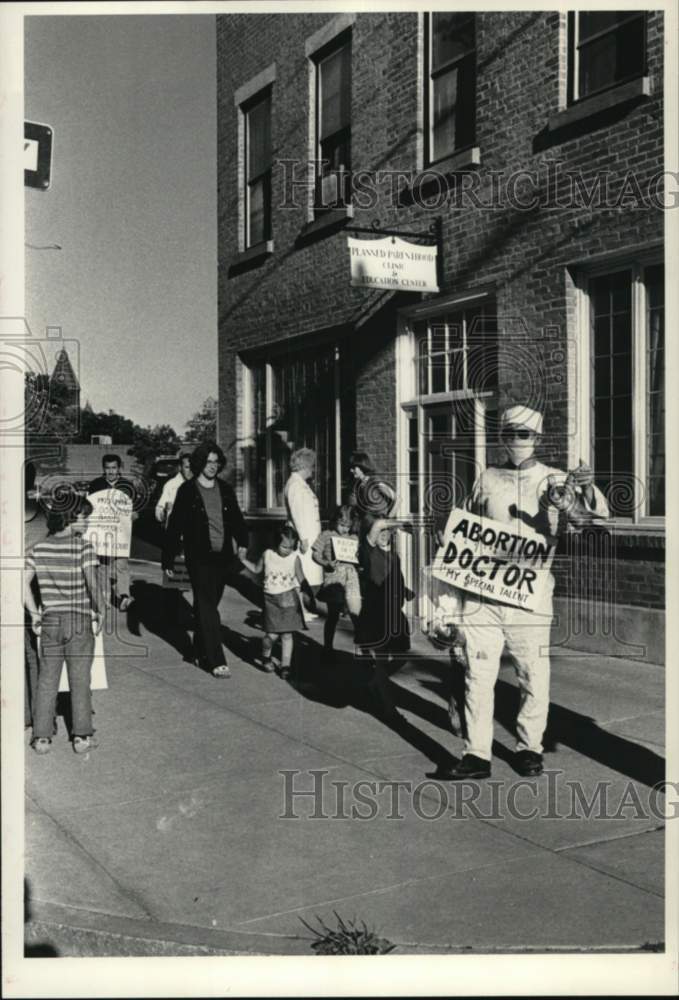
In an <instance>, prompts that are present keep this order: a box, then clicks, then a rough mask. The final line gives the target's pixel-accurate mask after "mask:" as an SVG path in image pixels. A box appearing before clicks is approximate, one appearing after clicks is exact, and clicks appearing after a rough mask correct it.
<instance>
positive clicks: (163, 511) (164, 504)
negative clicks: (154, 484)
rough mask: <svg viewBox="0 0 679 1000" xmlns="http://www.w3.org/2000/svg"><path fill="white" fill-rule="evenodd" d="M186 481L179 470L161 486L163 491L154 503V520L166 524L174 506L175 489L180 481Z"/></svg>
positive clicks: (179, 484)
mask: <svg viewBox="0 0 679 1000" xmlns="http://www.w3.org/2000/svg"><path fill="white" fill-rule="evenodd" d="M184 482H186V480H185V479H184V477H183V476H182V474H181V472H178V473H177V475H176V476H173V477H172V479H168V481H167V482H166V483H165V485H164V486H163V492H162V493H161V494H160V500H159V501H158V503H157V504H156V520H157V521H160V522H161V524H167V522H168V521H169V519H170V514H171V513H172V508H173V507H174V502H175V499H176V497H177V490H178V489H179V487H180V486H181V484H182V483H184Z"/></svg>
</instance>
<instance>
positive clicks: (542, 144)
mask: <svg viewBox="0 0 679 1000" xmlns="http://www.w3.org/2000/svg"><path fill="white" fill-rule="evenodd" d="M331 17H332V15H330V14H310V13H309V14H307V13H304V14H285V15H280V14H257V15H247V14H243V15H222V16H218V18H217V39H218V122H219V125H218V128H219V134H218V155H219V168H218V183H219V317H220V319H219V322H220V330H219V369H220V410H219V426H220V435H221V443H222V445H223V446H224V447H225V449H226V451H227V453H228V454H229V457H230V459H231V461H232V463H235V459H236V457H237V452H238V447H237V445H238V433H239V431H238V421H237V414H238V412H239V406H240V397H239V393H238V391H237V386H236V359H237V357H238V355H239V354H242V353H243V352H246V353H247V351H249V350H252V349H254V348H256V347H261V346H263V345H265V344H267V343H272V342H279V341H289V342H290V345H291V346H293V345H295V344H297V343H298V342H299V343H303V342H304V338H305V337H313V336H314V335H316V334H317V333H318V332H319V331H324V332H327V331H329V330H335V331H336V332H337V333H338V335H342V336H343V337H345V338H346V339H345V340H344V343H345V345H346V349H347V350H348V351H349V352H350V353H351V356H352V361H353V364H354V368H355V373H356V444H357V446H358V447H360V448H362V449H364V450H366V451H368V452H369V453H371V455H373V457H374V459H375V462H376V464H377V465H378V467H380V468H381V469H383V470H386V471H389V470H392V469H395V468H396V448H395V420H394V417H395V411H396V398H395V385H394V345H393V338H394V334H395V329H396V320H395V309H396V306H397V305H399V304H401V305H402V304H403V303H404V302H405V301H411V300H412V299H413V298H414V297H413V296H403V297H400V298H399V297H389V296H388V295H387V296H385V295H384V293H380V292H375V291H372V290H368V289H357V288H351V287H350V285H349V274H348V258H347V253H346V244H345V236H344V235H342V233H341V232H339V233H335V234H332V235H325V236H324V237H323V238H319V239H317V240H315V241H314V242H311V243H308V244H305V245H300V243H299V242H298V237H299V234H300V231H301V230H302V228H303V227H304V225H305V223H306V222H307V221H308V209H307V205H306V198H305V196H304V194H303V192H300V193H299V201H300V205H299V207H297V208H286V209H277V208H276V207H274V212H273V229H274V232H273V237H274V242H275V252H274V255H273V257H272V258H270V259H267V260H266V261H264V262H262V263H260V264H259V265H258V266H257V267H253V268H252V269H251V270H248V271H243V272H242V273H239V274H237V275H236V276H233V275H231V276H230V274H229V269H230V267H231V265H232V264H233V262H234V261H235V260H236V258H237V254H238V250H239V239H238V225H237V220H238V217H239V216H238V142H237V134H238V119H237V110H236V108H235V107H234V102H233V93H234V91H235V90H236V89H237V88H238V87H240V86H242V85H243V84H244V83H246V82H247V81H248V80H250V79H251V78H252V77H254V76H255V75H256V74H257V73H259V72H260V71H261V70H263V69H264V68H265V67H267V66H269V65H270V64H272V63H275V64H276V80H275V83H274V86H273V105H272V112H273V136H272V141H273V146H274V161H275V160H276V159H278V158H285V159H297V160H299V161H305V160H306V159H307V158H308V156H309V116H310V113H311V112H310V108H309V80H310V77H309V62H308V59H307V57H306V55H305V51H304V40H305V38H307V37H308V36H309V35H311V34H312V33H313V32H315V31H317V30H318V29H319V28H320V27H322V26H323V25H325V24H326V23H327V22H328V21H330V19H331ZM648 26H649V27H648V61H649V65H648V70H649V75H650V77H651V81H652V86H653V96H652V97H651V98H650V99H648V100H645V101H643V102H641V103H637V104H635V105H633V104H630V105H627V106H625V107H622V108H618V109H613V110H612V111H611V112H610V113H608V114H604V115H601V116H599V118H598V119H594V120H589V121H585V122H582V123H579V124H576V125H574V126H572V127H570V128H569V129H565V130H562V131H561V132H554V131H550V129H549V128H548V121H549V119H550V116H553V115H554V114H555V113H556V112H557V111H558V110H559V109H560V107H562V106H563V100H564V95H565V62H564V55H565V46H566V16H565V14H560V13H557V12H553V13H552V12H536V11H519V12H511V13H499V12H496V13H485V14H479V15H478V16H477V112H476V121H477V134H476V145H477V146H478V147H479V149H480V153H481V166H480V167H479V168H477V169H476V171H475V172H474V173H471V172H470V173H467V174H466V175H458V177H457V186H455V185H454V184H453V186H452V187H451V188H450V189H449V190H448V191H447V192H443V195H442V198H443V197H445V198H446V202H445V204H443V205H440V206H439V207H438V208H437V209H436V211H433V210H432V211H431V212H429V211H427V210H426V209H423V208H422V207H421V206H420V205H418V204H417V203H414V204H410V205H408V206H406V207H402V208H400V209H399V208H397V207H396V206H395V205H394V204H392V203H391V201H390V199H389V193H390V192H389V188H390V185H391V184H392V183H393V182H392V181H390V180H389V179H385V180H384V181H383V183H382V184H381V186H380V188H379V195H380V197H379V200H378V202H377V204H375V205H370V206H368V207H365V208H361V207H360V205H359V204H358V203H355V217H354V223H355V224H359V225H360V224H362V225H367V224H369V223H370V222H371V220H372V219H375V218H379V220H380V222H381V224H382V225H383V226H386V227H391V226H398V227H399V228H406V229H410V228H418V229H422V228H425V226H426V225H427V224H428V223H429V221H431V218H432V217H433V215H435V214H440V215H441V217H442V223H443V240H444V253H443V284H442V288H441V293H442V294H449V293H452V292H454V293H464V292H467V291H472V290H474V289H480V288H483V287H486V286H492V287H493V288H494V291H495V296H496V301H497V307H498V312H499V314H500V317H501V337H500V351H499V358H498V365H499V372H498V380H499V402H500V405H501V406H502V405H504V404H505V403H507V402H508V401H512V400H521V401H532V402H534V403H535V405H537V406H538V407H539V408H542V409H544V412H545V443H544V447H543V451H542V457H543V458H544V459H545V460H547V461H549V462H550V463H554V464H557V465H560V466H562V467H564V466H566V465H567V464H568V458H569V435H570V434H572V433H574V432H575V431H576V430H577V427H575V426H574V425H573V413H574V407H573V403H572V401H573V396H574V393H575V386H576V379H575V375H576V367H575V365H576V359H575V355H574V347H573V343H572V338H570V337H569V329H570V330H571V331H572V329H573V325H574V318H575V290H574V285H573V280H572V271H569V269H568V266H569V265H570V264H572V263H573V262H584V261H587V260H589V259H591V258H592V257H594V256H596V255H600V254H603V253H614V252H616V253H617V252H622V251H623V250H625V249H626V248H633V247H648V246H650V245H652V244H654V243H657V242H659V241H660V240H661V239H662V231H663V230H662V216H661V213H660V212H659V211H657V209H654V208H652V207H648V205H643V206H634V205H632V204H631V201H632V196H633V195H634V192H635V189H634V186H633V185H632V186H628V191H629V192H630V197H628V198H627V199H626V201H625V202H623V203H621V204H620V205H618V206H611V207H600V208H597V207H590V208H588V207H587V206H586V205H584V206H583V205H582V204H581V205H580V206H572V205H569V204H568V196H569V191H570V184H571V182H570V181H569V178H568V171H572V172H577V174H578V177H579V178H580V179H581V183H582V184H583V185H584V189H585V190H590V189H592V186H593V185H595V184H596V182H597V178H598V177H601V176H602V175H603V172H607V174H608V184H609V189H610V191H611V192H612V193H613V194H614V195H615V194H619V192H620V189H621V185H622V182H623V180H624V178H625V176H626V175H627V174H628V172H633V173H634V177H635V178H636V181H637V182H638V184H639V186H640V189H641V192H642V194H643V193H644V192H645V191H646V186H647V184H648V181H649V179H650V178H652V177H653V176H654V175H655V174H657V173H658V172H660V171H661V170H662V95H661V87H662V14H661V13H658V12H650V13H649V20H648ZM352 46H353V59H352V160H353V167H354V170H356V169H366V170H378V169H379V170H382V171H387V170H391V171H398V170H401V171H416V170H419V169H422V149H423V137H422V131H421V128H422V95H421V81H420V74H421V69H420V65H419V61H420V60H421V50H422V24H421V20H420V18H419V16H418V15H417V14H415V13H393V12H392V13H371V14H359V15H357V16H356V20H355V24H354V26H353V29H352ZM560 102H561V103H560ZM550 165H551V166H550ZM518 170H525V171H532V172H534V175H535V178H536V184H535V186H534V185H533V184H532V183H529V181H527V180H526V179H525V178H524V181H523V183H521V182H518V183H516V185H515V187H514V188H513V189H511V190H510V191H509V192H508V191H507V189H506V180H507V178H508V176H509V175H510V174H511V173H512V172H516V171H518ZM283 182H284V177H283V171H282V170H280V169H275V170H274V177H273V205H274V206H279V205H281V204H282V203H283V201H284V198H285V194H286V192H285V189H284V183H283ZM630 184H631V182H630ZM498 186H500V187H501V189H502V190H503V192H504V200H503V202H501V203H498V200H497V197H496V198H495V201H494V200H493V191H494V190H497V189H498ZM464 187H466V188H467V194H466V195H463V194H462V189H463V188H464ZM512 193H513V197H512ZM429 194H430V195H431V197H432V199H433V200H435V199H436V196H437V189H436V187H434V189H433V191H432V190H431V189H430V190H429ZM533 195H536V196H537V199H538V201H539V203H540V204H539V205H538V207H528V208H525V207H521V206H520V205H519V204H518V203H517V201H518V200H522V201H524V202H528V201H529V200H530V198H531V197H532V196H533ZM474 200H476V204H475V203H474ZM543 203H545V204H543ZM382 301H385V302H388V305H385V306H384V307H383V308H378V307H379V306H380V303H381V302H382ZM370 314H372V319H370V320H369V321H368V322H363V317H365V316H367V315H370ZM569 420H570V422H569ZM658 565H661V564H659V563H658V562H657V561H655V560H654V561H650V562H649V561H648V560H645V559H644V558H643V553H642V552H641V551H640V552H639V555H638V558H636V559H632V560H630V559H626V560H625V562H624V566H625V569H624V571H622V570H621V571H620V572H621V575H619V576H618V577H617V583H616V592H617V595H618V599H619V600H621V601H622V602H623V603H627V602H628V599H629V602H630V603H635V604H643V603H648V602H650V603H651V604H653V606H657V604H658V602H661V601H662V573H661V572H659V571H658V568H657V567H658ZM639 576H640V577H641V578H642V579H641V581H639V579H638V577H639Z"/></svg>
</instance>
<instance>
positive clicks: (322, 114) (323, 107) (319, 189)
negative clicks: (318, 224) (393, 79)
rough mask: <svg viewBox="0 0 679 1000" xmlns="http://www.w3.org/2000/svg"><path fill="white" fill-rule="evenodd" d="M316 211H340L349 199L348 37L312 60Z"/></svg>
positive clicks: (349, 96) (349, 75)
mask: <svg viewBox="0 0 679 1000" xmlns="http://www.w3.org/2000/svg"><path fill="white" fill-rule="evenodd" d="M316 159H317V161H318V163H319V166H318V173H317V176H316V209H317V211H318V210H320V211H324V210H326V209H329V208H341V207H343V206H345V205H348V204H349V202H350V200H351V198H350V183H349V180H350V173H351V36H350V35H344V36H343V37H342V40H341V41H340V43H339V44H338V43H337V42H334V43H333V47H332V49H331V50H330V51H327V50H326V51H325V52H324V53H323V54H322V55H320V56H318V57H317V58H316Z"/></svg>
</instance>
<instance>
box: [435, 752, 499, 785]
mask: <svg viewBox="0 0 679 1000" xmlns="http://www.w3.org/2000/svg"><path fill="white" fill-rule="evenodd" d="M440 777H441V778H442V779H443V780H447V781H466V780H469V781H474V780H480V779H481V778H490V761H489V760H484V759H483V757H477V756H476V754H473V753H466V754H465V755H464V757H463V758H462V760H461V761H460V763H459V764H457V765H456V767H453V768H452V769H451V770H450V771H449V772H448V773H447V774H445V775H444V774H441V775H440Z"/></svg>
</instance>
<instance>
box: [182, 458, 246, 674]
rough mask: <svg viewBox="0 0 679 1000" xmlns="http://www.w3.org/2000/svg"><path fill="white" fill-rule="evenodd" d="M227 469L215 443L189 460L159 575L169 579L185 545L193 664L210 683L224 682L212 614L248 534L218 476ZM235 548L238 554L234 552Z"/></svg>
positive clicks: (225, 670)
mask: <svg viewBox="0 0 679 1000" xmlns="http://www.w3.org/2000/svg"><path fill="white" fill-rule="evenodd" d="M225 465H226V457H225V455H224V452H223V451H222V449H221V448H220V447H219V445H218V444H217V443H216V442H215V441H206V442H204V443H203V444H200V445H199V446H198V447H197V448H196V450H195V451H194V452H193V454H192V455H191V470H192V472H193V479H189V480H187V481H186V482H185V483H182V485H181V486H180V487H179V489H178V490H177V496H176V499H175V502H174V507H173V508H172V513H171V514H170V520H169V522H168V525H167V532H166V534H165V544H164V547H163V569H164V570H166V572H167V574H168V576H169V577H170V578H171V577H172V576H174V561H175V558H176V556H177V553H178V552H179V549H180V547H181V545H182V542H183V545H184V555H185V557H186V568H187V570H188V574H189V578H190V580H191V587H192V589H193V608H194V618H195V636H194V645H195V647H196V652H197V656H198V659H199V661H200V662H201V663H203V664H204V665H205V666H206V667H207V668H208V669H209V670H210V671H211V672H212V674H213V675H214V676H215V677H229V676H230V671H229V668H228V666H227V665H226V659H225V657H224V650H223V648H222V641H221V622H220V619H219V611H218V610H217V608H218V605H219V602H220V600H221V599H222V594H223V593H224V587H225V585H226V579H227V575H228V573H229V572H230V571H233V569H234V564H235V563H236V560H237V558H239V559H243V558H244V557H245V556H246V555H247V544H248V531H247V527H246V524H245V521H244V519H243V515H242V513H241V509H240V507H239V506H238V500H237V499H236V494H235V493H234V491H233V489H232V488H231V486H229V484H228V483H225V482H224V481H223V480H222V479H218V478H217V475H218V473H219V472H221V471H222V469H223V468H224V466H225ZM235 545H237V546H238V548H237V553H238V556H237V557H236V553H235V552H234V546H235Z"/></svg>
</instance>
